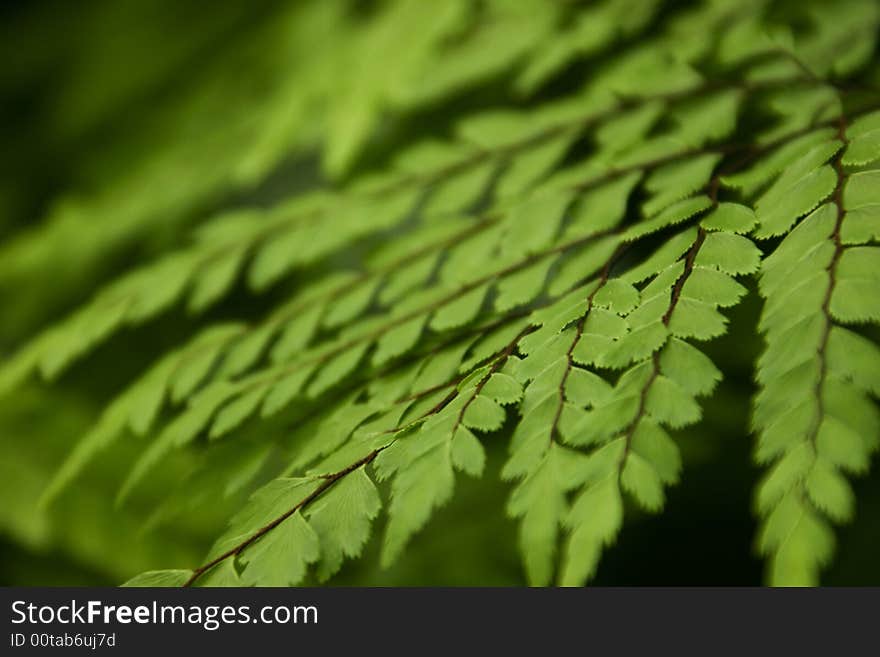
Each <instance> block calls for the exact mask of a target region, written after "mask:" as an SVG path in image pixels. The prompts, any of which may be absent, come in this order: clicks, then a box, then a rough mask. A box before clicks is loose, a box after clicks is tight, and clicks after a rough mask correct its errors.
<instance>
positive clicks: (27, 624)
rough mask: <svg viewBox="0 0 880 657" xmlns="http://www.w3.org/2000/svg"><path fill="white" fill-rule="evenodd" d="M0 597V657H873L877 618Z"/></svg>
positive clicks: (763, 610) (872, 592)
mask: <svg viewBox="0 0 880 657" xmlns="http://www.w3.org/2000/svg"><path fill="white" fill-rule="evenodd" d="M0 591H2V605H3V607H4V611H3V619H4V636H3V639H2V644H0V645H2V648H0V654H4V655H6V654H9V655H16V654H29V653H34V652H45V651H52V652H53V653H55V654H65V653H68V652H73V653H86V652H89V653H104V654H119V655H130V654H154V655H156V654H161V653H163V652H165V653H167V654H180V653H183V652H184V651H186V650H188V649H189V648H192V649H193V650H198V651H199V654H206V653H207V651H211V652H217V653H219V654H227V653H231V652H234V653H237V654H241V651H244V650H248V651H250V653H251V654H253V651H259V652H265V653H269V652H270V651H272V652H273V654H291V651H293V652H299V651H301V650H306V649H318V650H321V651H322V652H323V653H324V654H330V655H336V654H341V652H342V651H344V650H366V651H368V654H380V655H382V654H418V653H421V652H426V651H427V652H428V653H430V654H438V651H441V650H442V651H447V650H457V651H464V652H465V653H472V652H474V651H475V650H477V649H480V650H492V651H502V650H515V651H516V653H522V652H525V651H530V650H535V651H538V652H537V653H536V654H540V655H545V654H551V653H552V654H557V653H560V652H561V651H563V650H564V651H565V652H571V651H576V652H577V653H581V654H589V653H591V652H593V651H600V650H601V651H605V650H613V651H614V652H615V653H623V654H631V653H636V652H639V653H641V652H643V651H647V652H648V653H650V654H661V655H662V654H674V653H680V652H682V651H683V650H687V651H688V652H697V651H699V652H700V654H714V653H715V652H717V651H718V650H722V651H724V652H727V651H728V650H738V651H739V650H741V651H746V652H745V653H743V654H764V653H765V652H766V651H769V650H783V651H784V652H783V653H780V654H793V652H794V651H795V650H808V651H809V653H812V652H814V651H817V650H828V651H829V654H849V653H850V652H855V651H860V649H863V648H864V647H868V646H872V645H875V642H876V637H877V628H876V623H877V617H878V610H880V589H877V588H870V589H869V588H865V589H624V588H621V589H310V588H299V589H296V588H293V589H183V590H181V589H112V588H109V589H98V588H93V589H86V588H53V589H45V588H4V589H0ZM276 650H283V653H277V652H275V651H276ZM875 650H876V647H873V648H871V651H875ZM673 651H674V653H673ZM707 651H709V652H707Z"/></svg>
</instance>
